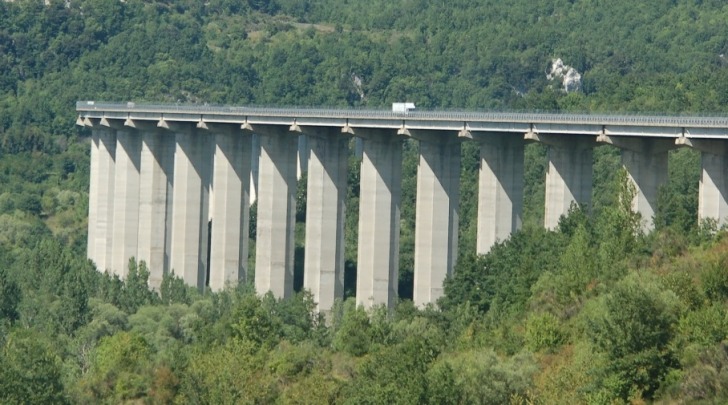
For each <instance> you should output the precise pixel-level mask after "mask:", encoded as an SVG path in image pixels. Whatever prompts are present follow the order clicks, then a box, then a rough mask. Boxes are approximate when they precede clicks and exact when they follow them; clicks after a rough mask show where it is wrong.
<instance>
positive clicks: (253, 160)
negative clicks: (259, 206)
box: [250, 134, 260, 205]
mask: <svg viewBox="0 0 728 405" xmlns="http://www.w3.org/2000/svg"><path fill="white" fill-rule="evenodd" d="M251 136H252V138H251V142H252V144H253V146H252V148H251V151H250V205H253V203H255V202H256V201H257V199H258V167H259V161H260V138H259V137H258V135H257V134H252V135H251Z"/></svg>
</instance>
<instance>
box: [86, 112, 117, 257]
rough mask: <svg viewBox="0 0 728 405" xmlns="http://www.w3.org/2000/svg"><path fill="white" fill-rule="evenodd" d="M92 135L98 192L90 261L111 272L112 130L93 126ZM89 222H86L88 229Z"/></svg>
mask: <svg viewBox="0 0 728 405" xmlns="http://www.w3.org/2000/svg"><path fill="white" fill-rule="evenodd" d="M93 128H94V129H93V132H94V135H95V136H98V150H97V153H98V158H97V159H98V160H97V162H98V163H97V172H98V180H97V181H95V183H96V184H97V185H98V188H97V189H98V193H97V197H96V204H95V205H96V218H95V221H94V223H95V226H94V232H93V237H94V247H95V252H94V253H93V255H91V254H90V253H89V256H91V259H92V260H93V261H94V262H95V263H96V267H97V268H98V269H99V270H101V271H105V270H111V269H112V268H113V266H112V263H113V262H112V258H111V256H112V255H111V252H112V243H111V242H112V224H113V221H114V177H115V175H114V172H115V166H116V161H115V159H116V131H114V130H113V129H111V128H106V127H103V126H99V125H98V124H96V125H94V127H93ZM91 226H93V223H91V222H89V227H91Z"/></svg>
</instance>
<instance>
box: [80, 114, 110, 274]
mask: <svg viewBox="0 0 728 405" xmlns="http://www.w3.org/2000/svg"><path fill="white" fill-rule="evenodd" d="M80 125H85V124H84V121H83V120H80ZM89 163H90V164H89V186H88V227H87V228H88V237H87V238H86V257H87V258H88V259H89V260H91V261H93V262H96V226H97V221H98V210H99V194H101V184H105V182H104V183H102V182H101V176H100V173H99V131H98V130H92V131H91V157H90V162H89Z"/></svg>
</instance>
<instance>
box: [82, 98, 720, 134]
mask: <svg viewBox="0 0 728 405" xmlns="http://www.w3.org/2000/svg"><path fill="white" fill-rule="evenodd" d="M76 111H78V112H80V113H82V112H90V111H108V112H127V113H133V112H138V113H159V114H165V113H166V114H169V113H171V114H174V113H180V114H201V115H202V114H205V115H228V116H230V115H233V116H236V115H239V116H241V117H245V116H274V117H291V118H304V117H317V118H334V119H335V118H340V119H345V118H352V119H356V118H358V119H412V120H414V119H416V120H423V121H428V120H430V121H464V122H514V123H528V124H568V125H627V126H644V127H648V126H653V127H691V128H728V117H698V116H695V117H692V116H657V115H608V114H569V113H566V114H561V113H522V112H477V111H425V110H416V111H410V112H407V113H394V112H391V111H388V110H362V109H355V108H352V109H327V108H264V107H236V106H210V105H190V104H142V103H109V102H94V101H78V102H77V103H76Z"/></svg>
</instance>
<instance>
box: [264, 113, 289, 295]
mask: <svg viewBox="0 0 728 405" xmlns="http://www.w3.org/2000/svg"><path fill="white" fill-rule="evenodd" d="M290 129H293V128H287V127H276V126H261V125H257V126H255V127H254V128H253V131H254V132H255V133H257V134H258V135H259V139H260V161H259V165H260V166H259V168H258V217H257V234H256V252H255V289H256V291H257V292H258V294H265V293H266V292H268V291H270V292H272V293H273V295H274V296H276V297H278V298H287V297H289V296H291V295H292V294H293V253H294V251H293V250H294V232H295V225H296V222H295V221H296V166H297V165H296V155H297V153H298V139H297V138H298V133H297V132H291V131H289V130H290Z"/></svg>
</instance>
